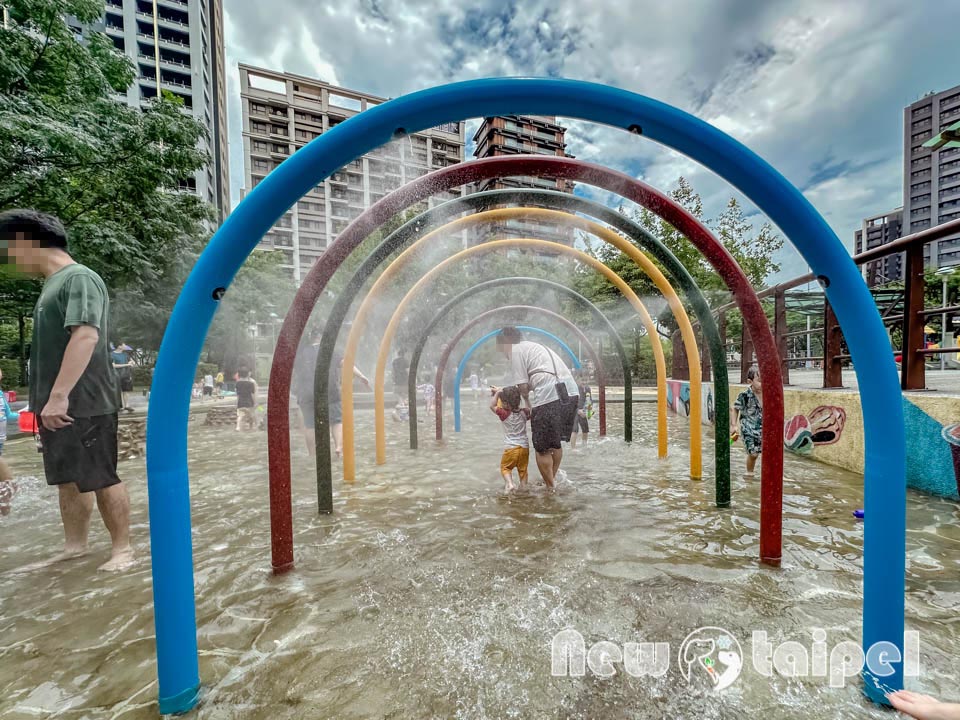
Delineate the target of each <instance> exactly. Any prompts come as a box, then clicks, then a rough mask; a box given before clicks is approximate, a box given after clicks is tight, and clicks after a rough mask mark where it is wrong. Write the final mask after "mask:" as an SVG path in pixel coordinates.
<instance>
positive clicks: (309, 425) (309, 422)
mask: <svg viewBox="0 0 960 720" xmlns="http://www.w3.org/2000/svg"><path fill="white" fill-rule="evenodd" d="M297 405H299V406H300V414H301V415H302V416H303V427H305V428H306V429H307V430H313V426H314V425H315V424H316V416H317V412H316V409H315V408H316V406H315V405H314V404H313V396H312V395H311V396H310V397H304V398H303V399H300V398H297Z"/></svg>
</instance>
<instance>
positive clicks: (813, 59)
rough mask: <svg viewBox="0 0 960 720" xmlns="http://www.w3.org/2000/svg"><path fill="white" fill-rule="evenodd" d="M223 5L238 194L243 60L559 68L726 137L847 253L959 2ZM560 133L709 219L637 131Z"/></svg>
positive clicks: (707, 183)
mask: <svg viewBox="0 0 960 720" xmlns="http://www.w3.org/2000/svg"><path fill="white" fill-rule="evenodd" d="M224 14H225V25H226V51H227V63H228V73H229V76H230V85H229V93H230V99H229V102H230V136H231V182H232V189H233V195H234V200H235V201H236V199H237V198H238V196H239V189H240V188H241V187H242V186H243V156H242V141H241V137H240V101H239V78H238V73H237V63H239V62H243V63H250V64H254V65H259V66H261V67H266V68H270V69H275V70H285V71H288V72H294V73H298V74H302V75H307V76H312V77H318V78H321V79H323V80H326V81H328V82H331V83H335V84H338V85H342V86H344V87H348V88H351V89H355V90H361V91H365V92H370V93H374V94H376V95H381V96H384V97H395V96H398V95H401V94H404V93H407V92H411V91H413V90H419V89H422V88H426V87H430V86H432V85H437V84H441V83H444V82H450V81H454V80H465V79H470V78H477V77H491V76H508V75H535V76H561V77H568V78H575V79H579V80H590V81H595V82H603V83H607V84H610V85H615V86H617V87H621V88H624V89H627V90H631V91H634V92H638V93H642V94H644V95H648V96H651V97H654V98H657V99H659V100H663V101H665V102H668V103H671V104H673V105H676V106H678V107H680V108H682V109H684V110H687V111H689V112H691V113H694V114H696V115H697V116H699V117H700V118H703V119H704V120H707V121H708V122H711V123H713V124H714V125H716V126H717V127H719V128H721V129H722V130H725V131H726V132H728V133H730V134H732V135H733V136H734V137H735V138H737V139H738V140H740V141H742V142H744V143H746V144H747V145H749V146H750V147H751V148H752V149H753V150H754V151H756V152H758V153H759V154H760V155H761V156H763V157H764V158H765V159H766V160H768V161H769V162H771V163H772V164H773V165H774V166H775V167H776V168H777V169H778V170H780V171H781V172H782V173H783V174H784V175H786V177H787V178H788V179H789V180H791V181H792V182H793V183H795V184H796V185H797V186H798V187H800V188H801V189H802V190H803V192H804V193H805V194H806V195H807V197H808V198H809V199H810V200H811V201H812V202H813V203H814V205H815V206H816V207H817V208H818V209H819V210H820V212H821V213H823V214H824V216H825V217H826V219H827V220H828V222H830V223H831V225H832V226H833V228H834V230H835V231H836V232H837V234H838V235H839V236H840V237H841V239H843V240H844V241H845V242H846V243H847V244H848V245H851V244H852V237H853V231H854V229H855V228H856V227H858V226H859V223H860V221H861V219H862V218H863V217H864V216H865V215H870V214H875V213H879V212H882V211H884V210H887V209H891V208H894V207H896V206H898V205H900V204H901V202H902V200H901V195H902V188H901V182H902V180H901V178H902V155H903V149H902V130H901V126H902V120H903V117H902V108H903V107H904V106H905V105H907V104H909V103H911V102H913V101H915V100H917V99H918V98H919V97H920V96H922V95H923V94H925V93H927V92H929V91H931V90H938V91H939V90H943V89H946V88H948V87H952V86H954V85H960V42H958V41H957V34H956V33H957V28H958V27H960V3H956V2H950V1H947V2H944V1H943V0H937V1H933V0H919V1H916V2H913V3H907V2H903V0H844V1H843V2H837V1H836V0H670V1H669V2H656V3H653V2H649V1H648V0H626V1H624V0H589V1H584V2H572V1H571V0H523V1H522V2H517V1H515V0H475V1H474V2H467V3H463V2H458V1H455V0H432V1H429V2H428V1H424V0H338V1H337V2H335V3H330V2H326V1H324V2H318V1H317V0H267V1H264V0H224ZM570 125H571V131H570V132H568V142H569V148H568V149H569V151H570V152H572V153H573V154H574V155H576V156H577V157H578V158H582V159H585V160H590V161H595V162H599V163H602V164H604V165H608V166H610V167H615V168H617V169H620V170H623V171H625V172H628V173H631V174H633V175H635V176H636V177H639V178H642V179H643V180H645V181H647V182H650V183H652V184H654V185H656V186H658V187H661V188H665V189H669V188H671V187H673V185H674V184H675V182H676V179H677V177H678V175H681V174H682V175H684V176H686V177H687V178H688V179H690V180H691V181H692V182H693V184H694V187H695V188H696V189H697V190H698V191H699V192H700V193H701V194H702V195H703V197H704V205H705V211H706V214H707V215H708V216H711V215H715V214H716V213H718V212H719V211H720V210H721V209H722V208H723V205H724V203H725V201H726V199H727V198H728V197H729V196H730V195H732V194H735V192H734V191H733V190H732V189H731V188H730V187H729V186H726V185H725V183H724V182H723V181H721V180H719V179H718V178H716V177H715V176H714V175H713V174H712V173H711V172H710V171H708V170H706V169H705V168H703V167H700V166H698V165H696V164H695V163H693V162H691V161H690V160H688V159H686V158H684V157H683V156H681V155H678V154H676V153H674V152H672V151H669V150H666V149H665V148H663V147H661V146H659V145H656V144H655V143H653V142H652V141H650V140H645V139H643V138H639V137H633V136H630V135H628V134H627V133H624V132H622V131H618V130H613V129H609V128H600V127H597V126H593V125H589V124H584V123H570ZM470 127H472V126H470ZM468 132H469V127H468ZM608 202H609V203H610V204H616V201H615V200H614V199H613V198H610V199H608ZM757 220H758V221H760V222H762V220H763V218H762V217H760V216H758V217H757ZM781 261H782V263H783V265H784V269H783V272H782V273H781V277H784V276H792V275H795V274H797V273H799V272H804V271H805V269H806V267H805V265H804V264H803V262H802V260H800V258H799V257H797V256H796V255H795V253H793V252H792V251H791V252H785V253H784V255H783V257H782V258H781Z"/></svg>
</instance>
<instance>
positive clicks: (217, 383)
mask: <svg viewBox="0 0 960 720" xmlns="http://www.w3.org/2000/svg"><path fill="white" fill-rule="evenodd" d="M239 374H240V373H237V375H238V376H239ZM248 374H249V371H248ZM213 382H214V386H213V387H214V391H215V393H216V396H217V397H218V398H222V397H223V370H221V371H220V372H218V373H217V377H216V378H214V381H213Z"/></svg>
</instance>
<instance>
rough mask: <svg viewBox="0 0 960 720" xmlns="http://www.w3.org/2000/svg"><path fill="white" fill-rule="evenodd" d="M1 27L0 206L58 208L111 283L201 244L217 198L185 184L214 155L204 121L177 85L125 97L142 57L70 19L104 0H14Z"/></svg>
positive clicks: (86, 259)
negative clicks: (141, 103) (204, 144)
mask: <svg viewBox="0 0 960 720" xmlns="http://www.w3.org/2000/svg"><path fill="white" fill-rule="evenodd" d="M4 4H5V5H6V6H7V9H8V11H9V17H10V24H9V27H6V28H0V208H2V209H5V208H10V207H31V208H35V209H38V210H43V211H45V212H49V213H52V214H54V215H56V216H57V217H59V218H60V219H61V220H62V221H63V223H64V225H65V226H66V227H67V229H68V232H69V235H70V249H71V253H72V254H73V255H74V257H76V259H77V260H78V261H80V262H83V263H85V264H88V265H89V266H91V267H92V268H93V269H94V270H96V271H97V272H98V273H99V274H100V275H101V276H103V278H104V280H105V281H106V283H107V285H108V287H110V288H111V289H115V288H121V287H125V286H135V285H140V284H143V283H145V282H149V281H152V280H156V279H157V278H160V277H162V276H163V275H164V274H165V273H166V272H167V271H168V269H169V267H170V264H171V263H172V262H173V261H174V260H175V258H176V257H177V256H178V255H179V253H180V252H182V251H183V250H185V249H196V247H197V244H198V241H199V240H200V238H201V237H202V236H203V235H204V234H205V231H204V226H203V223H204V221H205V220H208V219H210V218H211V217H212V215H211V212H210V208H209V206H207V205H206V204H205V203H204V202H203V201H201V200H200V199H199V198H198V197H196V196H195V195H193V194H191V193H188V192H181V191H180V189H179V188H180V186H181V183H183V182H184V181H185V180H186V179H187V178H189V177H190V176H191V175H192V174H193V173H194V172H195V171H197V170H199V169H200V168H202V167H203V166H204V165H205V164H206V163H207V161H208V157H207V154H206V153H205V152H204V151H203V150H202V149H201V148H200V141H201V140H202V138H203V137H204V133H205V130H204V128H203V126H202V124H200V123H199V122H198V121H196V120H195V119H194V118H193V117H192V116H191V115H190V114H189V113H188V112H185V109H184V107H183V105H182V102H181V101H180V100H179V99H177V98H175V97H174V96H173V95H170V94H165V95H164V96H163V97H161V98H160V99H155V100H153V101H151V102H149V103H148V104H147V105H146V106H145V107H144V109H143V110H142V111H141V110H140V109H139V108H132V107H129V106H127V105H126V104H124V103H123V102H122V101H121V100H120V99H118V93H122V92H125V91H126V88H127V87H128V86H129V85H130V84H131V83H132V82H133V81H134V79H135V73H134V67H133V65H132V64H131V63H130V61H129V60H128V59H127V58H126V57H124V56H123V55H122V54H121V53H119V52H118V51H117V50H115V49H114V46H113V43H112V42H111V41H110V39H109V38H107V37H106V35H104V34H102V33H97V32H90V31H85V32H84V36H83V38H82V40H81V39H79V38H78V37H77V35H76V34H75V32H74V30H73V29H72V28H71V27H70V26H69V24H68V23H67V20H66V18H67V17H70V16H72V17H74V18H76V19H77V20H78V21H79V22H80V23H84V24H89V23H91V22H93V21H96V20H98V19H99V18H101V17H102V15H103V8H104V6H103V3H102V2H100V1H98V0H8V1H7V2H5V3H4Z"/></svg>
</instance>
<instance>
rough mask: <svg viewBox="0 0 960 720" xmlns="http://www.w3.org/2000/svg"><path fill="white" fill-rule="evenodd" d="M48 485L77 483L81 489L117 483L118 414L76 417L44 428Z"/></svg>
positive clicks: (41, 437) (98, 487)
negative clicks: (59, 425) (62, 423)
mask: <svg viewBox="0 0 960 720" xmlns="http://www.w3.org/2000/svg"><path fill="white" fill-rule="evenodd" d="M40 443H41V445H42V447H43V472H44V474H45V475H46V477H47V485H66V484H68V483H76V485H77V488H78V489H79V490H80V492H93V491H94V490H103V489H104V488H107V487H110V486H111V485H117V484H118V483H119V482H120V478H119V477H118V476H117V415H116V413H114V414H113V415H98V416H96V417H89V418H74V419H73V424H71V425H68V426H67V427H65V428H60V429H59V430H47V429H46V428H44V427H41V428H40Z"/></svg>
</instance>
